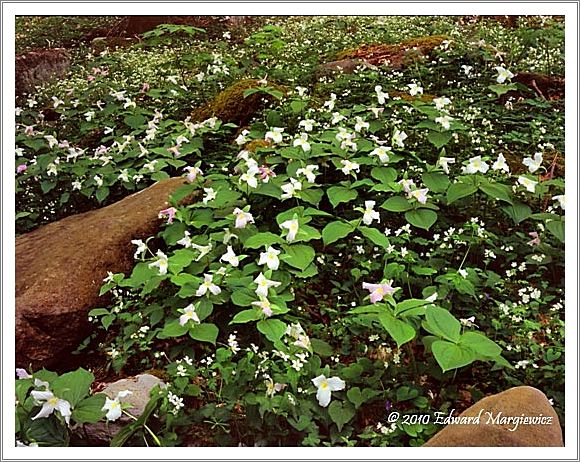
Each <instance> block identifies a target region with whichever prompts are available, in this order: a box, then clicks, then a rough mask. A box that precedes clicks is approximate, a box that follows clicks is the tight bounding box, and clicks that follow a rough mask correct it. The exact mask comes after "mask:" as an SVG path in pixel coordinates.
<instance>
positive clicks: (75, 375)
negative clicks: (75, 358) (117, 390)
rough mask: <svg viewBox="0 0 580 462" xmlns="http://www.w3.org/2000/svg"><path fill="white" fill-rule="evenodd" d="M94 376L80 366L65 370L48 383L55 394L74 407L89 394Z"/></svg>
mask: <svg viewBox="0 0 580 462" xmlns="http://www.w3.org/2000/svg"><path fill="white" fill-rule="evenodd" d="M93 380H95V376H94V375H93V374H92V373H91V372H89V371H87V370H85V369H83V368H82V367H81V368H79V369H77V370H76V371H74V372H67V373H66V374H63V375H61V376H60V377H58V378H57V379H55V380H54V381H53V382H52V383H51V384H50V389H51V391H52V392H53V393H54V395H55V396H57V397H59V398H61V399H65V400H67V401H68V402H69V403H70V405H71V406H72V407H73V408H74V407H75V406H76V405H77V403H78V402H79V401H80V400H81V399H83V398H84V397H85V396H87V395H88V394H89V391H90V389H91V384H92V383H93Z"/></svg>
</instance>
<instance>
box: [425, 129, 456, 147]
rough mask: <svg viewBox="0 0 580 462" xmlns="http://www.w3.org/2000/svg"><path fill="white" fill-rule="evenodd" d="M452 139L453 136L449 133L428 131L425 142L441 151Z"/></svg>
mask: <svg viewBox="0 0 580 462" xmlns="http://www.w3.org/2000/svg"><path fill="white" fill-rule="evenodd" d="M452 137H453V135H452V134H451V132H436V131H429V134H428V135H427V140H428V141H429V143H431V144H432V145H433V146H435V147H436V148H437V149H441V148H442V147H443V146H445V145H446V144H447V143H449V141H451V138H452Z"/></svg>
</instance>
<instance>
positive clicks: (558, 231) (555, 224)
mask: <svg viewBox="0 0 580 462" xmlns="http://www.w3.org/2000/svg"><path fill="white" fill-rule="evenodd" d="M546 228H547V229H548V231H550V233H552V234H553V235H554V236H555V237H556V238H557V239H558V240H559V241H560V242H564V237H565V232H566V226H565V225H564V220H551V221H548V222H547V223H546Z"/></svg>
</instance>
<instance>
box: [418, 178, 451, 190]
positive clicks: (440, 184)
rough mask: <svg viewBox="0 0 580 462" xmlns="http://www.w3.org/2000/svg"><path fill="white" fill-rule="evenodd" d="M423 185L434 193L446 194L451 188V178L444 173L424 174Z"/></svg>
mask: <svg viewBox="0 0 580 462" xmlns="http://www.w3.org/2000/svg"><path fill="white" fill-rule="evenodd" d="M422 178H423V184H424V185H425V186H427V187H428V188H429V191H431V192H434V193H444V192H445V191H447V188H448V187H449V177H448V176H447V175H444V174H443V173H423V177H422Z"/></svg>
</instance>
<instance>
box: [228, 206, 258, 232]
mask: <svg viewBox="0 0 580 462" xmlns="http://www.w3.org/2000/svg"><path fill="white" fill-rule="evenodd" d="M233 213H234V215H235V216H236V223H235V225H234V226H235V227H236V228H238V229H242V228H245V227H246V225H247V224H248V223H254V217H253V216H252V214H251V213H250V212H244V211H243V210H241V209H239V208H238V207H236V208H235V209H234V212H233Z"/></svg>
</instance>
